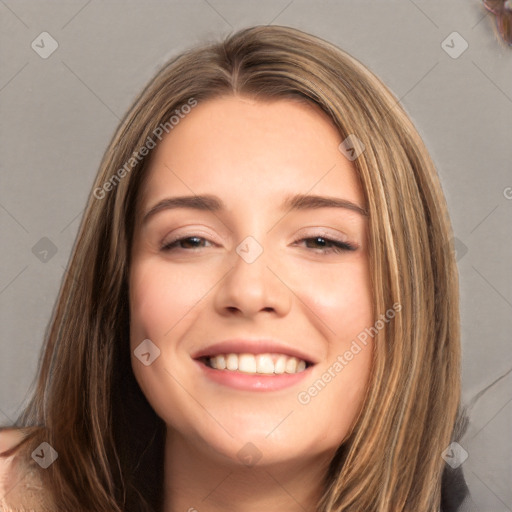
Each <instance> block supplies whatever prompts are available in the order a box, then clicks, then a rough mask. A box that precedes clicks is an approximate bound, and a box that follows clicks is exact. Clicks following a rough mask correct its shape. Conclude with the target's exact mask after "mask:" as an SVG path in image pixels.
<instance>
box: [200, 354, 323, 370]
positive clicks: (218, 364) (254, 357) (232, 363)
mask: <svg viewBox="0 0 512 512" xmlns="http://www.w3.org/2000/svg"><path fill="white" fill-rule="evenodd" d="M198 360H199V361H201V362H202V363H203V364H205V365H206V366H208V367H209V368H213V369H215V370H219V371H230V372H240V373H246V374H250V375H282V374H287V373H288V374H293V373H301V372H303V371H305V370H306V369H307V368H309V367H310V366H312V364H313V363H311V362H309V361H305V360H303V359H298V358H297V357H293V356H287V355H285V354H272V353H267V354H247V353H245V354H234V353H231V354H218V355H215V356H207V357H201V358H199V359H198Z"/></svg>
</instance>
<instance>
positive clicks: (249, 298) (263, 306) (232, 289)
mask: <svg viewBox="0 0 512 512" xmlns="http://www.w3.org/2000/svg"><path fill="white" fill-rule="evenodd" d="M269 254H270V253H269V251H268V250H266V249H265V247H264V246H263V244H262V243H260V242H259V241H258V240H257V239H256V238H255V237H253V236H247V237H246V238H244V239H243V240H242V241H241V242H240V243H239V244H238V245H237V246H236V248H235V254H233V256H232V257H233V266H232V268H231V270H230V272H228V274H227V275H226V278H225V279H224V280H223V282H222V283H221V286H220V290H219V293H218V295H217V307H218V308H220V309H221V310H223V311H226V310H227V309H228V308H229V309H230V310H232V309H233V308H236V309H237V310H240V311H241V312H242V313H244V314H246V315H253V314H256V313H257V312H259V311H263V310H269V309H273V310H274V311H275V312H277V313H278V314H284V313H285V312H286V311H288V309H289V307H290V297H289V296H288V295H289V293H290V292H289V290H287V289H286V287H285V286H284V285H283V283H282V282H280V280H279V279H277V277H276V276H275V275H274V273H273V272H272V271H271V270H270V269H269V268H268V267H267V265H268V263H269V258H268V255H269Z"/></svg>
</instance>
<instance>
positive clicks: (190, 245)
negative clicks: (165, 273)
mask: <svg viewBox="0 0 512 512" xmlns="http://www.w3.org/2000/svg"><path fill="white" fill-rule="evenodd" d="M203 242H205V243H207V244H208V243H211V242H210V241H209V240H207V239H206V238H203V237H200V236H187V237H182V238H177V239H175V240H173V241H171V242H169V243H167V244H164V245H163V246H162V247H161V250H162V251H166V252H170V251H174V250H179V249H182V250H185V251H187V250H195V249H201V248H203V247H205V245H204V244H203ZM300 242H306V247H307V248H309V249H317V250H319V251H320V252H323V253H331V252H333V253H340V252H345V251H355V250H356V249H357V247H356V246H354V245H352V244H350V243H348V242H341V241H339V240H333V239H331V238H327V237H325V236H314V237H308V238H302V239H301V240H297V242H295V243H296V244H298V243H300ZM310 242H313V245H315V244H316V247H315V246H313V247H311V245H310Z"/></svg>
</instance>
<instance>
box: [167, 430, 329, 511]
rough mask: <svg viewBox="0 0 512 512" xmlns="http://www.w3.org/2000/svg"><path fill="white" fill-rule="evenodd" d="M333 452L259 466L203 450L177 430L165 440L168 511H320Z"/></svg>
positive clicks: (168, 433)
mask: <svg viewBox="0 0 512 512" xmlns="http://www.w3.org/2000/svg"><path fill="white" fill-rule="evenodd" d="M331 456H332V454H322V455H317V456H316V457H311V458H308V459H301V460H293V461H286V462H276V463H273V464H263V459H261V461H259V462H258V463H257V464H255V465H253V466H247V465H244V464H243V463H242V462H234V461H232V460H228V459H227V458H226V459H223V458H222V457H220V456H218V455H216V454H213V453H208V452H207V451H206V450H205V451H202V450H201V449H199V448H198V447H197V446H194V445H192V444H191V443H190V442H188V441H187V440H185V439H184V438H183V437H181V436H180V435H179V434H178V433H176V432H175V431H173V432H172V434H170V432H169V430H168V432H167V439H166V443H165V480H164V486H165V494H164V508H163V510H164V512H206V511H208V512H217V511H218V512H220V511H222V512H261V510H265V511H266V512H304V511H305V510H308V511H312V510H315V509H316V505H317V503H318V501H319V499H320V497H321V494H322V490H323V486H322V484H323V479H324V476H325V474H326V472H327V468H328V464H329V461H330V457H331Z"/></svg>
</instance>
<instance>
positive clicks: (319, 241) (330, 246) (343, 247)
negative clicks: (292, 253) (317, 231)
mask: <svg viewBox="0 0 512 512" xmlns="http://www.w3.org/2000/svg"><path fill="white" fill-rule="evenodd" d="M311 241H312V242H313V244H316V245H317V246H316V247H309V248H313V249H320V252H324V253H331V252H334V253H339V252H345V251H355V250H356V249H357V247H355V246H354V245H352V244H350V243H348V242H341V241H339V240H333V239H331V238H326V237H325V236H314V237H309V238H302V239H301V240H298V241H297V242H296V243H299V242H306V243H307V242H311ZM306 245H307V244H306Z"/></svg>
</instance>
